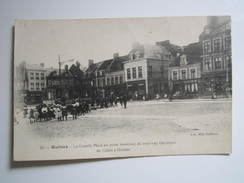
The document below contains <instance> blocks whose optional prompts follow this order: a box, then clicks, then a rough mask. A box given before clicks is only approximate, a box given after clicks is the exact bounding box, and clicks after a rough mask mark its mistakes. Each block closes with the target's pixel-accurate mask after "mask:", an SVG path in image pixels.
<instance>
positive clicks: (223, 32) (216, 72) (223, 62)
mask: <svg viewBox="0 0 244 183" xmlns="http://www.w3.org/2000/svg"><path fill="white" fill-rule="evenodd" d="M199 40H200V41H201V43H202V80H203V81H204V82H203V83H205V85H204V86H203V90H204V92H205V93H214V92H215V93H216V94H223V93H227V92H228V93H231V88H232V72H231V71H232V58H231V55H232V53H231V19H230V17H229V16H210V17H208V18H207V25H206V26H205V28H204V31H203V32H202V33H201V35H200V36H199Z"/></svg>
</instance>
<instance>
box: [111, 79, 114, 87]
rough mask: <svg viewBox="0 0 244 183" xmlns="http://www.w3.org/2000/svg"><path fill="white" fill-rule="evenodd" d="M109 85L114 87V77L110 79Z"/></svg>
mask: <svg viewBox="0 0 244 183" xmlns="http://www.w3.org/2000/svg"><path fill="white" fill-rule="evenodd" d="M111 85H114V77H112V78H111Z"/></svg>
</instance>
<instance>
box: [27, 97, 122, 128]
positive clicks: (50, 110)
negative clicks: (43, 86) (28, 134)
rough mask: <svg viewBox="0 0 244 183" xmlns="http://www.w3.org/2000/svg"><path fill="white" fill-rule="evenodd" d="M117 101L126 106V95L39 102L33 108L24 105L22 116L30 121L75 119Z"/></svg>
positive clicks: (116, 103) (110, 105)
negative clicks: (64, 101)
mask: <svg viewBox="0 0 244 183" xmlns="http://www.w3.org/2000/svg"><path fill="white" fill-rule="evenodd" d="M118 103H120V105H121V106H122V107H124V108H126V107H127V96H120V97H109V98H108V97H107V98H98V99H96V100H93V101H92V100H87V101H86V100H85V101H82V100H79V99H75V100H73V101H72V103H70V104H65V103H63V102H54V103H52V104H45V103H42V104H39V105H37V106H35V107H34V108H30V109H28V107H27V106H25V107H24V117H28V118H29V121H30V123H34V122H38V121H40V122H41V121H50V120H54V119H56V120H58V121H64V120H68V118H71V119H73V120H75V119H77V116H81V115H85V114H87V113H89V112H90V111H91V110H93V109H99V108H108V107H113V106H117V105H118Z"/></svg>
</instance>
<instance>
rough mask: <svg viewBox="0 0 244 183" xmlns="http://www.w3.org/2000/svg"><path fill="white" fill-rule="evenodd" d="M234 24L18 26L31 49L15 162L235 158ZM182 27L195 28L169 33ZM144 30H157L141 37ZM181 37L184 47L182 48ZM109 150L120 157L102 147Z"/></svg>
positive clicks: (24, 56)
mask: <svg viewBox="0 0 244 183" xmlns="http://www.w3.org/2000/svg"><path fill="white" fill-rule="evenodd" d="M190 20H192V21H194V22H195V23H194V24H192V25H191V23H189V21H190ZM230 21H231V20H230V17H229V16H208V17H178V18H177V17H171V18H170V17H168V18H145V19H143V18H142V19H140V18H139V19H137V18H135V19H129V18H128V19H102V20H99V19H94V20H93V19H91V20H72V21H53V23H50V24H49V22H45V21H43V22H42V21H40V22H35V21H33V22H32V21H19V22H17V27H18V29H17V30H19V32H17V33H16V34H17V38H18V39H16V42H17V45H19V44H20V42H21V43H22V42H24V43H25V45H26V47H27V48H25V49H23V47H22V45H21V46H19V47H18V48H19V50H17V51H16V53H17V54H16V55H17V56H16V59H15V60H17V61H16V62H15V65H14V66H15V67H14V68H15V69H14V116H13V126H14V142H15V147H16V148H15V151H14V155H15V157H16V158H17V159H24V160H28V159H29V160H35V159H38V160H43V159H65V158H68V159H74V158H80V157H81V158H84V159H86V158H96V157H98V158H103V157H117V156H120V157H124V156H142V155H160V154H163V155H168V154H191V153H192V154H201V153H207V154H209V153H224V154H228V153H230V152H231V129H232V126H231V124H232V123H231V121H232V52H231V26H230ZM183 22H184V24H187V23H188V24H189V27H188V28H187V29H186V32H185V34H183V33H182V34H180V33H179V32H178V34H176V33H173V32H174V30H170V29H169V30H167V29H166V28H167V25H170V26H171V27H174V26H175V27H177V26H182V25H183ZM159 24H161V27H160V26H159V27H158V25H159ZM44 25H45V26H44ZM47 25H48V26H47ZM84 25H85V26H84ZM136 25H137V26H136ZM144 25H151V26H152V27H150V26H149V27H147V28H145V29H140V27H141V26H144ZM94 26H95V27H96V26H98V27H99V28H100V32H99V31H98V30H96V29H93V28H94ZM190 26H192V27H190ZM197 26H198V28H197ZM132 27H133V30H134V31H135V33H134V34H131V32H130V31H131V30H132ZM62 29H64V30H67V32H65V31H60V30H62ZM195 29H196V31H195ZM40 30H42V31H40ZM121 30H122V31H121ZM189 30H191V31H192V34H188V33H187V32H188V31H189ZM110 31H111V32H110ZM120 31H121V32H120ZM30 32H39V34H40V35H42V36H43V38H42V39H40V38H39V37H38V38H37V37H36V36H35V34H31V33H30ZM50 32H51V33H50ZM54 32H56V34H54ZM28 33H29V34H28ZM140 34H142V35H140ZM20 35H21V36H20ZM61 35H62V36H61ZM162 35H164V36H162ZM172 35H174V36H173V37H172ZM193 35H194V39H193V38H192V36H193ZM120 36H122V37H123V38H124V39H120ZM177 36H178V39H179V40H185V41H183V43H181V44H178V43H177V40H175V38H174V37H177ZM135 37H138V38H135ZM139 37H141V38H140V39H139ZM161 37H164V38H168V39H161ZM113 38H114V40H113ZM147 39H148V40H149V41H148V42H146V41H145V40H147ZM171 39H172V40H171ZM21 40H22V41H21ZM143 40H144V41H145V42H144V41H143ZM187 40H188V41H187ZM190 40H191V41H190ZM193 40H194V41H193ZM59 41H60V43H59V44H56V42H57V43H58V42H59ZM66 41H68V42H67V43H66ZM18 43H19V44H18ZM72 43H73V44H76V46H71V45H69V44H72ZM85 43H86V44H85ZM68 45H69V46H68ZM105 45H107V47H106V46H105ZM38 48H39V49H38ZM81 48H82V49H81ZM22 49H23V50H22ZM26 49H28V50H32V52H31V51H30V52H26ZM39 50H42V51H39ZM44 50H45V51H44ZM51 50H52V51H51ZM60 50H61V51H60ZM105 52H106V53H107V54H109V55H110V56H107V55H105V54H104V53H105ZM34 53H35V54H34ZM103 54H104V57H102V56H101V55H103ZM37 57H39V59H37ZM23 143H24V145H23ZM108 144H111V145H114V146H116V147H117V149H113V148H111V149H110V148H108V149H106V148H105V149H103V148H102V149H101V148H100V147H103V145H105V146H107V145H108ZM119 144H120V145H121V146H120V145H119ZM138 144H139V145H140V146H137V145H138ZM141 144H142V146H141ZM152 145H158V146H155V147H154V146H152ZM23 146H24V147H26V148H22V147H23ZM80 147H81V149H79V148H80ZM83 147H86V148H83ZM88 147H89V148H88ZM62 148H64V149H66V150H64V149H62ZM50 149H53V151H49V150H50ZM32 150H33V151H34V152H35V153H31V152H32ZM66 151H69V153H67V152H66ZM80 153H81V154H82V155H80ZM96 153H98V154H96ZM110 153H112V154H110Z"/></svg>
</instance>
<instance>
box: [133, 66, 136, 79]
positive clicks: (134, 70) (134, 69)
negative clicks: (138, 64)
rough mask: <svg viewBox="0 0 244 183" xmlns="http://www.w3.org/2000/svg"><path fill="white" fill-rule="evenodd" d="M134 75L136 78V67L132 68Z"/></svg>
mask: <svg viewBox="0 0 244 183" xmlns="http://www.w3.org/2000/svg"><path fill="white" fill-rule="evenodd" d="M132 77H133V78H136V68H135V67H133V68H132Z"/></svg>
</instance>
